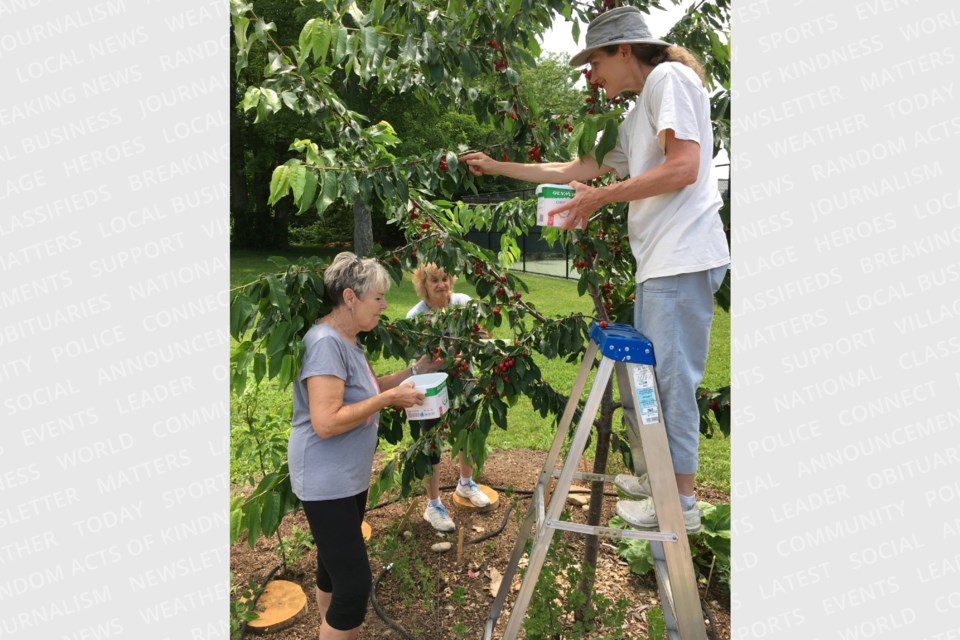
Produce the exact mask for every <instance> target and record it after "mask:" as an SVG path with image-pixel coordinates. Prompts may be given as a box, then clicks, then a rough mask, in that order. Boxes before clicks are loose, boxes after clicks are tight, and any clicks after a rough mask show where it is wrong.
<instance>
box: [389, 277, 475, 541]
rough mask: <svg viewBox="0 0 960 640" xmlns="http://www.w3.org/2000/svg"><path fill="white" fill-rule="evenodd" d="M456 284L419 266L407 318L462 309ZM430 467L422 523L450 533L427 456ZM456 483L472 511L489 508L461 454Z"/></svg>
mask: <svg viewBox="0 0 960 640" xmlns="http://www.w3.org/2000/svg"><path fill="white" fill-rule="evenodd" d="M454 282H456V278H455V277H454V276H451V275H448V274H447V273H446V272H445V271H444V270H443V269H441V268H440V267H438V266H437V265H435V264H421V265H420V266H418V267H417V269H416V271H414V272H413V288H414V289H415V290H416V292H417V296H419V298H420V302H418V303H417V304H415V305H414V306H413V307H412V308H411V309H410V311H408V312H407V317H408V318H413V317H415V316H418V315H421V314H429V313H431V312H433V311H434V310H437V309H444V308H446V307H451V306H452V307H463V306H465V305H466V304H467V303H468V302H470V296H468V295H466V294H464V293H454V292H453V283H454ZM422 422H423V426H422V428H423V429H429V428H431V427H433V426H434V425H435V424H436V423H437V420H424V421H422ZM430 463H431V464H432V465H433V473H431V474H430V477H429V478H428V479H427V508H426V510H425V511H424V512H423V519H424V520H426V521H427V522H429V523H430V525H431V526H433V528H434V529H436V530H437V531H454V530H456V528H457V525H456V524H455V523H454V522H453V519H452V518H451V517H450V514H449V512H448V511H447V508H446V507H445V506H444V505H443V502H442V501H441V500H440V474H439V473H437V467H438V466H439V464H440V456H439V455H436V456H431V458H430ZM459 466H460V479H459V481H458V482H457V488H456V491H455V492H456V494H457V495H458V496H460V497H461V498H466V499H467V500H469V501H470V502H471V503H472V504H473V505H474V506H476V507H485V506H487V505H489V504H490V499H489V498H488V497H487V496H486V494H484V493H483V491H481V490H480V488H479V487H478V486H477V483H476V482H474V481H473V469H472V468H471V467H470V464H469V463H468V462H467V458H466V456H465V455H464V453H463V451H461V452H460V455H459Z"/></svg>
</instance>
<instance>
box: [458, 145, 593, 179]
mask: <svg viewBox="0 0 960 640" xmlns="http://www.w3.org/2000/svg"><path fill="white" fill-rule="evenodd" d="M459 160H460V162H464V163H466V165H467V166H468V167H469V168H470V172H471V173H472V174H473V175H475V176H505V177H507V178H513V179H515V180H525V181H527V182H536V183H543V182H553V183H557V184H567V183H569V182H572V181H574V180H578V181H580V182H586V181H588V180H593V179H594V178H596V177H599V176H601V175H603V174H605V173H607V172H609V171H612V169H611V168H610V167H607V166H603V167H601V166H599V165H598V164H597V160H596V158H594V157H593V156H587V157H585V158H582V159H580V160H572V161H570V162H544V163H523V162H501V161H499V160H494V159H493V158H491V157H490V156H488V155H487V154H485V153H481V152H479V151H474V152H472V153H467V154H464V155H462V156H460V158H459Z"/></svg>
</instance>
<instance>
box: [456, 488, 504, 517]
mask: <svg viewBox="0 0 960 640" xmlns="http://www.w3.org/2000/svg"><path fill="white" fill-rule="evenodd" d="M477 487H479V488H480V491H483V493H484V495H485V496H487V497H488V498H489V499H490V504H488V505H487V506H485V507H476V506H474V504H473V503H472V502H470V501H469V500H468V499H466V498H461V497H460V496H458V495H457V492H456V491H454V492H453V504H455V505H457V508H458V509H464V510H466V511H472V512H474V513H486V512H487V511H493V510H494V509H496V508H497V504H498V503H499V502H500V494H499V493H497V492H496V491H494V490H493V489H491V488H490V487H488V486H487V485H485V484H478V485H477Z"/></svg>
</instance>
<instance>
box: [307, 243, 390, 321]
mask: <svg viewBox="0 0 960 640" xmlns="http://www.w3.org/2000/svg"><path fill="white" fill-rule="evenodd" d="M323 288H324V297H325V298H326V299H327V301H329V302H330V303H331V304H332V305H333V306H334V308H336V307H339V306H340V305H341V304H343V292H344V291H345V290H346V289H353V292H354V293H355V294H357V296H358V297H360V298H363V297H364V296H365V295H366V294H367V292H368V291H371V290H373V291H384V292H386V291H388V290H389V289H390V276H389V275H387V270H386V269H384V268H383V265H382V264H380V263H379V262H377V261H376V260H374V259H373V258H365V259H363V260H361V259H360V258H358V257H357V256H356V254H354V253H351V252H350V251H344V252H342V253H338V254H337V257H335V258H334V259H333V262H331V263H330V266H329V267H327V269H326V271H324V272H323Z"/></svg>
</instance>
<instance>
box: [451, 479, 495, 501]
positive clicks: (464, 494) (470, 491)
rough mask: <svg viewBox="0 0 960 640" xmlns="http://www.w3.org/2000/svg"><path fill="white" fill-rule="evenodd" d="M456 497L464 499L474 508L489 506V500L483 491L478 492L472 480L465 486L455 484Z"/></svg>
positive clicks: (478, 489)
mask: <svg viewBox="0 0 960 640" xmlns="http://www.w3.org/2000/svg"><path fill="white" fill-rule="evenodd" d="M457 495H458V496H460V497H461V498H466V499H467V500H469V501H470V502H471V503H472V504H473V506H475V507H486V506H489V505H490V498H488V497H487V494H485V493H484V492H483V491H480V487H478V486H477V483H476V482H474V481H473V480H471V481H470V482H468V483H467V484H460V483H459V482H457Z"/></svg>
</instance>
